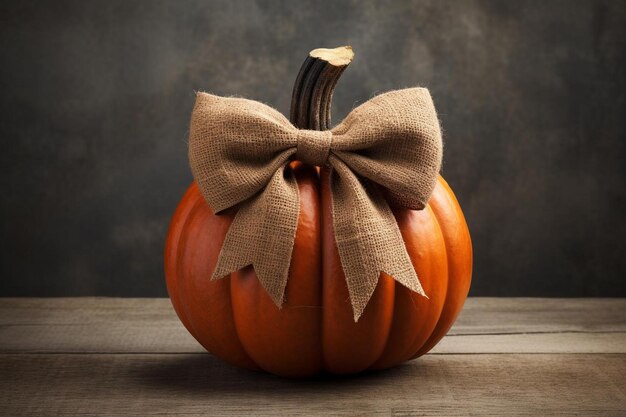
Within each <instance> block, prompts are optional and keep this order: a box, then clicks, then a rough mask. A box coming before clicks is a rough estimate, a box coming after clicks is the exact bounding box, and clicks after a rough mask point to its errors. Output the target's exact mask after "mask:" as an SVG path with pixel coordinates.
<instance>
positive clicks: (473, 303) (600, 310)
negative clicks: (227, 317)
mask: <svg viewBox="0 0 626 417" xmlns="http://www.w3.org/2000/svg"><path fill="white" fill-rule="evenodd" d="M0 414H2V415H6V416H20V415H25V416H37V415H49V416H62V415H72V416H73V415H76V416H85V415H104V416H113V415H126V416H148V415H157V414H158V415H183V416H184V415H302V416H311V415H392V416H414V415H415V416H422V415H445V416H470V415H493V416H502V415H529V416H541V415H583V416H595V415H602V416H606V415H609V416H611V415H614V416H624V415H626V299H536V298H535V299H530V298H499V299H498V298H473V299H470V300H468V302H467V304H466V307H465V310H464V311H463V313H462V315H461V317H460V318H459V320H458V322H457V324H456V325H455V326H454V328H453V329H452V330H451V332H450V334H449V335H448V336H447V337H446V338H444V340H443V341H442V342H441V343H440V344H439V345H438V346H437V347H436V348H435V350H434V351H433V352H432V353H431V354H429V355H427V356H425V357H422V358H420V359H418V360H415V361H412V362H408V363H406V364H404V365H401V366H399V367H397V368H394V369H391V370H387V371H383V372H375V373H367V374H363V375H358V376H352V377H344V378H333V377H322V378H317V379H313V380H304V381H293V380H286V379H281V378H278V377H275V376H271V375H267V374H263V373H257V372H249V371H245V370H239V369H234V368H232V367H230V366H228V365H226V364H224V363H222V362H221V361H220V360H218V359H217V358H215V357H213V356H211V355H209V354H207V353H206V352H205V351H204V350H203V349H202V347H201V346H200V345H198V344H197V342H195V340H194V339H193V338H192V337H191V336H190V335H189V334H188V333H187V332H186V330H185V329H184V328H183V326H182V325H181V324H180V323H179V321H178V319H177V317H176V315H175V314H174V311H173V309H172V308H171V306H170V303H169V300H167V299H119V298H56V299H32V298H30V299H25V298H21V299H15V298H5V299H0Z"/></svg>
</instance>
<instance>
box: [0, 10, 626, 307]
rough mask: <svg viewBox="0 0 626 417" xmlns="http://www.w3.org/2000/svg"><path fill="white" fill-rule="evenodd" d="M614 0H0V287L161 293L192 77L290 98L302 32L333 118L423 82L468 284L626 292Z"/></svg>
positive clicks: (526, 291)
mask: <svg viewBox="0 0 626 417" xmlns="http://www.w3.org/2000/svg"><path fill="white" fill-rule="evenodd" d="M625 6H626V3H625V2H621V1H610V0H608V1H571V0H566V1H546V0H540V1H469V2H467V1H466V2H457V1H454V2H452V1H437V0H433V1H415V2H408V1H407V2H400V1H398V2H386V1H353V2H340V1H330V0H329V1H318V2H301V3H300V2H295V1H254V2H235V1H170V2H165V1H128V0H123V1H112V0H107V1H98V2H94V1H74V2H70V1H49V2H37V3H35V2H29V1H3V2H2V5H1V6H0V138H1V140H2V149H1V151H0V181H1V182H0V184H1V192H2V198H1V205H0V228H1V229H0V233H1V241H0V242H1V243H0V245H1V248H0V263H1V266H0V268H1V270H0V273H1V279H0V295H4V296H22V295H33V296H43V295H50V296H53V295H124V296H157V295H165V294H166V291H165V285H164V277H163V267H162V252H163V242H164V239H165V234H166V231H167V226H168V222H169V219H170V216H171V214H172V212H173V211H174V208H175V207H176V204H177V201H178V199H179V198H180V197H181V195H182V194H183V192H184V190H185V188H186V187H187V186H188V185H189V183H190V181H191V175H190V172H189V168H188V165H187V159H186V144H185V140H186V135H187V124H188V120H189V114H190V111H191V107H192V104H193V100H194V90H207V91H211V92H214V93H219V94H229V95H232V94H235V95H241V96H246V97H250V98H253V99H257V100H262V101H264V102H266V103H269V104H272V105H273V106H275V107H277V108H278V109H279V110H281V111H283V112H284V113H286V112H287V111H288V107H289V100H290V93H291V87H292V83H293V80H294V77H295V75H296V73H297V71H298V69H299V67H300V64H301V62H302V60H303V59H304V57H305V56H306V53H307V52H308V51H309V50H310V49H312V48H315V47H320V46H326V47H334V46H339V45H344V44H350V45H352V46H353V47H354V49H355V51H356V59H355V60H354V62H353V64H352V66H351V67H350V68H349V69H348V70H347V72H346V73H345V74H344V77H343V79H342V81H341V82H340V84H339V86H338V88H337V92H336V94H335V105H334V114H335V117H334V120H335V121H337V120H340V119H341V118H342V117H343V116H345V115H346V113H347V112H348V111H349V110H350V109H351V108H352V107H353V106H354V105H355V104H358V103H361V102H363V101H364V100H366V99H368V98H369V97H371V96H372V95H373V94H375V93H377V92H381V91H385V90H389V89H394V88H399V87H406V86H414V85H423V86H427V87H429V88H430V89H431V92H432V94H433V96H434V99H435V102H436V105H437V107H438V110H439V114H440V118H441V120H442V123H443V127H444V130H445V136H444V137H445V144H446V146H445V166H444V171H443V174H444V176H445V177H446V178H447V180H448V181H449V182H450V184H451V185H452V187H453V188H454V190H455V191H456V194H457V197H458V198H459V200H460V202H461V205H462V206H463V208H464V210H465V213H466V216H467V220H468V223H469V226H470V230H471V232H472V236H473V241H474V248H475V269H474V282H473V286H472V294H473V295H502V296H513V295H525V296H540V295H543V296H626V285H625V281H626V280H625V278H626V252H625V249H624V236H625V235H626V225H625V222H624V218H625V213H626V135H625V128H626V122H625V119H624V117H625V116H626V106H625V100H626V98H625V93H626V88H625V85H624V84H625V78H626V77H625V74H626V70H625V64H626V56H625V54H626V52H625V51H626V47H625V39H626V30H625V22H626V7H625Z"/></svg>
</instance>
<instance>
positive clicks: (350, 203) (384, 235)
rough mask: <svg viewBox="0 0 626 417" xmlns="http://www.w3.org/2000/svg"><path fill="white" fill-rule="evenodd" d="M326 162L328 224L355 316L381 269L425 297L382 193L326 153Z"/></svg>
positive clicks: (376, 283)
mask: <svg viewBox="0 0 626 417" xmlns="http://www.w3.org/2000/svg"><path fill="white" fill-rule="evenodd" d="M330 162H331V165H332V167H333V173H332V177H331V187H332V189H331V199H332V209H333V228H334V231H335V241H336V242H337V250H338V251H339V257H340V258H341V265H342V267H343V271H344V274H345V276H346V282H347V284H348V292H349V294H350V301H351V303H352V310H353V313H354V321H355V322H356V321H358V319H359V317H361V315H362V314H363V311H364V310H365V307H366V305H367V303H368V301H369V299H370V298H371V297H372V294H373V293H374V290H375V289H376V286H377V285H378V279H379V277H380V273H381V272H384V273H386V274H387V275H390V276H391V277H393V278H394V279H395V280H396V281H398V282H400V283H401V284H402V285H404V286H405V287H407V288H409V289H410V290H412V291H415V292H417V293H419V294H421V295H423V296H426V294H425V293H424V290H423V288H422V285H421V283H420V281H419V279H418V277H417V273H416V272H415V268H414V267H413V264H412V263H411V259H410V258H409V254H408V252H407V250H406V247H405V246H404V241H403V239H402V235H401V233H400V229H399V228H398V224H397V223H396V219H395V217H394V215H393V212H392V211H391V208H390V207H389V205H388V204H387V201H386V200H385V198H384V197H383V195H382V193H381V192H380V191H379V190H378V189H377V188H375V187H372V186H371V185H369V184H368V183H367V182H365V181H364V182H361V181H360V180H359V178H358V177H357V176H356V175H355V174H354V173H353V172H352V170H351V169H350V168H349V167H348V166H347V165H346V164H345V163H344V162H342V161H341V160H340V159H338V158H336V157H331V161H330Z"/></svg>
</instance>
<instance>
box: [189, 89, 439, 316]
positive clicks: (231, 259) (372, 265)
mask: <svg viewBox="0 0 626 417" xmlns="http://www.w3.org/2000/svg"><path fill="white" fill-rule="evenodd" d="M292 159H298V160H300V161H302V162H305V163H307V164H310V165H317V166H322V165H328V166H329V167H330V180H329V187H330V197H331V209H332V226H333V232H334V237H335V242H336V244H337V250H338V252H339V257H340V259H341V266H342V268H343V272H344V274H345V279H346V283H347V286H348V292H349V294H350V301H351V304H352V308H353V312H354V319H355V321H356V320H358V318H359V317H360V316H361V314H362V313H363V311H364V310H365V307H366V305H367V303H368V301H369V299H370V297H371V296H372V294H373V292H374V290H375V289H376V285H377V283H378V279H379V276H380V274H381V272H384V273H386V274H387V275H389V276H392V277H393V278H394V279H395V280H396V281H398V282H400V283H401V284H403V285H404V286H406V287H407V288H409V289H411V290H413V291H415V292H417V293H419V294H422V295H425V294H424V291H423V289H422V286H421V284H420V281H419V279H418V277H417V274H416V273H415V269H414V268H413V264H412V263H411V259H410V258H409V254H408V252H407V251H406V248H405V246H404V241H403V240H402V235H401V233H400V229H399V228H398V225H397V223H396V221H395V217H394V215H393V212H392V211H391V208H390V206H389V204H390V203H392V204H393V205H394V206H398V207H404V208H408V209H415V210H419V209H422V208H424V206H425V205H426V203H427V202H428V199H429V198H430V195H431V193H432V191H433V189H434V188H435V185H436V182H437V175H438V172H439V168H440V165H441V159H442V142H441V132H440V129H439V121H438V120H437V114H436V112H435V108H434V105H433V103H432V99H431V97H430V94H429V93H428V90H426V89H423V88H410V89H405V90H398V91H391V92H389V93H385V94H381V95H379V96H377V97H374V98H373V99H371V100H369V101H367V102H365V103H364V104H362V105H361V106H359V107H357V108H356V109H354V110H352V111H351V112H350V114H349V115H348V117H346V119H345V120H344V121H342V122H341V123H340V124H339V125H337V126H336V127H335V128H333V129H332V130H331V131H323V132H319V131H312V130H298V129H297V128H296V127H294V126H293V125H292V124H291V123H289V121H288V120H287V119H286V118H285V117H284V116H283V115H282V114H281V113H280V112H278V111H276V110H274V109H272V108H271V107H268V106H266V105H264V104H261V103H259V102H256V101H252V100H246V99H241V98H223V97H217V96H213V95H210V94H206V93H198V95H197V98H196V104H195V107H194V110H193V113H192V118H191V126H190V129H189V162H190V165H191V169H192V171H193V175H194V178H195V180H196V182H197V183H198V187H199V188H200V191H201V192H202V195H203V196H204V198H205V200H206V201H207V203H208V204H209V206H210V207H211V209H212V210H213V212H214V213H219V212H221V211H223V210H225V209H227V208H230V207H237V214H236V215H235V217H234V219H233V222H232V224H231V225H230V228H229V229H228V233H227V234H226V237H225V239H224V243H223V246H222V249H221V252H220V255H219V258H218V262H217V265H216V267H215V270H214V271H213V279H218V278H222V277H224V276H228V275H229V274H230V273H231V272H233V271H237V270H239V269H241V268H243V267H246V266H248V265H252V266H253V267H254V270H255V272H256V275H257V277H258V278H259V281H260V282H261V284H262V285H263V287H264V288H265V289H266V290H267V293H268V294H269V295H270V297H271V298H272V300H273V301H274V302H275V303H276V305H278V306H279V307H280V306H281V305H282V303H283V300H284V293H285V287H286V285H287V279H288V277H289V266H290V262H291V253H292V250H293V247H294V241H295V235H296V229H297V228H298V216H299V212H300V200H299V195H298V184H297V182H296V179H295V176H294V174H293V172H292V171H291V170H290V169H289V168H288V164H289V162H290V161H291V160H292Z"/></svg>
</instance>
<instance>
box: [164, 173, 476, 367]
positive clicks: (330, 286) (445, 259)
mask: <svg viewBox="0 0 626 417" xmlns="http://www.w3.org/2000/svg"><path fill="white" fill-rule="evenodd" d="M291 169H292V170H293V172H294V174H295V176H296V179H297V182H298V187H299V193H300V214H299V218H298V228H297V231H296V239H295V243H294V249H293V253H292V259H291V267H290V271H289V279H288V282H287V287H286V292H285V294H286V296H285V302H284V304H283V306H282V309H279V308H278V307H277V306H276V305H275V304H274V303H273V302H272V300H271V299H270V297H269V295H267V293H266V292H265V289H264V288H263V287H262V285H261V284H260V282H259V280H258V279H257V277H256V275H255V273H254V269H253V268H252V267H251V266H248V267H246V268H244V269H242V270H239V271H237V272H233V273H231V274H230V276H229V277H226V278H222V279H219V280H211V279H210V277H211V274H212V272H213V270H214V268H215V265H216V263H217V257H218V255H219V252H220V249H221V246H222V243H223V241H224V238H225V236H226V232H227V231H228V227H229V226H230V223H231V222H232V219H233V217H234V214H235V210H234V209H231V210H227V211H226V212H225V213H223V214H220V215H219V216H218V215H214V214H213V213H212V212H211V209H210V208H209V207H208V205H207V203H206V202H205V200H204V199H203V197H202V195H201V194H200V190H199V188H198V186H197V185H196V183H195V182H194V183H192V185H191V186H190V187H189V189H188V190H187V192H186V193H185V195H184V196H183V198H182V200H181V202H180V203H179V205H178V208H177V209H176V211H175V213H174V216H173V218H172V222H171V225H170V229H169V232H168V236H167V240H166V247H165V274H166V281H167V289H168V292H169V295H170V299H171V301H172V304H173V306H174V309H175V311H176V313H177V314H178V316H179V318H180V320H181V321H182V322H183V325H184V326H185V327H186V328H187V330H188V331H189V332H190V333H191V334H192V335H193V336H194V337H195V338H196V340H197V341H198V342H199V343H200V344H201V345H202V346H204V347H205V348H206V349H207V350H208V351H209V352H211V353H212V354H214V355H215V356H218V357H220V358H221V359H223V360H224V361H226V362H228V363H230V364H233V365H235V366H238V367H242V368H247V369H253V370H265V371H267V372H271V373H274V374H277V375H281V376H286V377H306V376H312V375H316V374H319V373H322V372H327V373H333V374H351V373H356V372H361V371H364V370H367V369H385V368H389V367H392V366H395V365H397V364H399V363H401V362H404V361H406V360H409V359H413V358H416V357H418V356H421V355H423V354H425V353H427V352H428V351H429V350H430V349H432V348H433V347H434V346H435V345H436V344H437V342H439V340H441V338H442V337H443V336H444V335H445V334H446V333H447V331H448V330H449V329H450V327H451V326H452V324H453V323H454V320H455V319H456V317H457V316H458V314H459V312H460V311H461V308H462V307H463V303H464V301H465V299H466V297H467V293H468V291H469V286H470V281H471V272H472V245H471V239H470V235H469V230H468V228H467V224H466V222H465V218H464V216H463V212H462V211H461V208H460V206H459V204H458V202H457V200H456V198H455V196H454V194H453V192H452V190H451V189H450V187H449V186H448V184H447V183H446V182H445V180H444V179H443V178H442V177H441V176H440V177H439V179H438V183H437V186H436V187H435V190H434V192H433V195H432V197H431V199H430V201H429V203H428V205H427V206H426V208H425V209H424V210H420V211H415V210H409V209H396V208H394V209H393V211H394V215H395V217H396V221H397V222H398V226H399V228H400V231H401V233H402V237H403V239H404V242H405V246H406V248H407V251H408V253H409V256H410V258H411V261H412V263H413V266H414V267H415V270H416V272H417V275H418V277H419V279H420V282H421V283H422V286H423V287H424V290H425V292H426V294H427V296H428V298H426V297H423V296H421V295H419V294H417V293H414V292H412V291H410V290H408V289H407V288H406V287H404V286H403V285H402V284H400V283H398V282H396V281H395V280H394V279H393V278H391V277H390V276H387V275H386V274H384V273H381V276H380V278H379V282H378V286H377V287H376V290H375V291H374V294H373V295H372V298H371V299H370V301H369V303H368V305H367V307H366V308H365V311H364V313H363V315H362V316H361V318H360V319H359V321H358V322H356V323H355V322H354V319H353V314H352V306H351V304H350V299H349V294H348V287H347V285H346V282H345V276H344V274H343V270H342V268H341V262H340V258H339V254H338V251H337V247H336V243H335V239H334V234H333V228H332V212H331V210H330V207H331V201H330V187H329V172H328V169H326V168H322V169H321V170H318V169H317V168H315V167H311V166H308V165H304V164H301V163H299V162H294V163H292V164H291Z"/></svg>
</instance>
